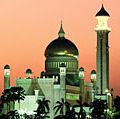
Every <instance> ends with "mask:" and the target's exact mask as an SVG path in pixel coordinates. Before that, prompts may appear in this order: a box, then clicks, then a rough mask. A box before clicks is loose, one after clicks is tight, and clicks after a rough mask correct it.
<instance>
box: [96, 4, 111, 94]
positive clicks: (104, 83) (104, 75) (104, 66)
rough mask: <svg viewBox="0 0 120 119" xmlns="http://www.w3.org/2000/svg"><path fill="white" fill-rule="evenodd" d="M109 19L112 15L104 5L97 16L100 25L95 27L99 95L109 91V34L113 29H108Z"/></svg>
mask: <svg viewBox="0 0 120 119" xmlns="http://www.w3.org/2000/svg"><path fill="white" fill-rule="evenodd" d="M109 18H110V15H109V14H108V12H107V11H106V10H105V9H104V7H103V5H102V8H101V9H100V11H99V12H98V13H97V14H96V19H97V22H98V23H97V25H96V27H95V31H96V32H97V54H96V66H97V67H96V68H97V80H96V86H97V87H96V88H97V94H105V90H106V89H109V45H108V34H109V32H110V31H111V29H110V28H109V27H108V19H109Z"/></svg>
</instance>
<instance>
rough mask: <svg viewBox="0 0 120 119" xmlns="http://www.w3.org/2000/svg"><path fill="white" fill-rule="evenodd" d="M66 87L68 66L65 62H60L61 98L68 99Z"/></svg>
mask: <svg viewBox="0 0 120 119" xmlns="http://www.w3.org/2000/svg"><path fill="white" fill-rule="evenodd" d="M65 87H66V67H65V64H64V63H62V64H60V98H63V99H64V100H65V99H66V96H65Z"/></svg>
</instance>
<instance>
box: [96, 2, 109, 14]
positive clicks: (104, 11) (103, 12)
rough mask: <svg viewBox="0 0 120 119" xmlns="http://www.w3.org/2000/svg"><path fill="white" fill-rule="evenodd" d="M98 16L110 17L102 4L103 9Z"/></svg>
mask: <svg viewBox="0 0 120 119" xmlns="http://www.w3.org/2000/svg"><path fill="white" fill-rule="evenodd" d="M96 16H110V15H109V13H108V12H107V11H106V10H105V9H104V6H103V4H102V7H101V9H100V11H99V12H98V13H97V14H96Z"/></svg>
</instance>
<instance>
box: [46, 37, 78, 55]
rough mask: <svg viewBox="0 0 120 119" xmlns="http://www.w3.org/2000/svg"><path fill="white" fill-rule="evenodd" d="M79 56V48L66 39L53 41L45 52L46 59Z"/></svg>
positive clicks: (60, 38)
mask: <svg viewBox="0 0 120 119" xmlns="http://www.w3.org/2000/svg"><path fill="white" fill-rule="evenodd" d="M78 55H79V53H78V49H77V47H76V46H75V45H74V44H73V43H72V42H71V41H70V40H68V39H66V38H65V37H58V38H57V39H55V40H53V41H52V42H51V43H50V44H49V45H48V46H47V48H46V50H45V57H51V56H74V57H77V56H78Z"/></svg>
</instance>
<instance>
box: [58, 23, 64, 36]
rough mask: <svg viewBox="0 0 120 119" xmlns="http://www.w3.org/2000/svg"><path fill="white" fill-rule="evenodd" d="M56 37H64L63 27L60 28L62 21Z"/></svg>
mask: <svg viewBox="0 0 120 119" xmlns="http://www.w3.org/2000/svg"><path fill="white" fill-rule="evenodd" d="M58 35H59V37H61V38H62V37H64V35H65V32H64V30H63V27H62V21H61V27H60V30H59V32H58Z"/></svg>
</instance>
